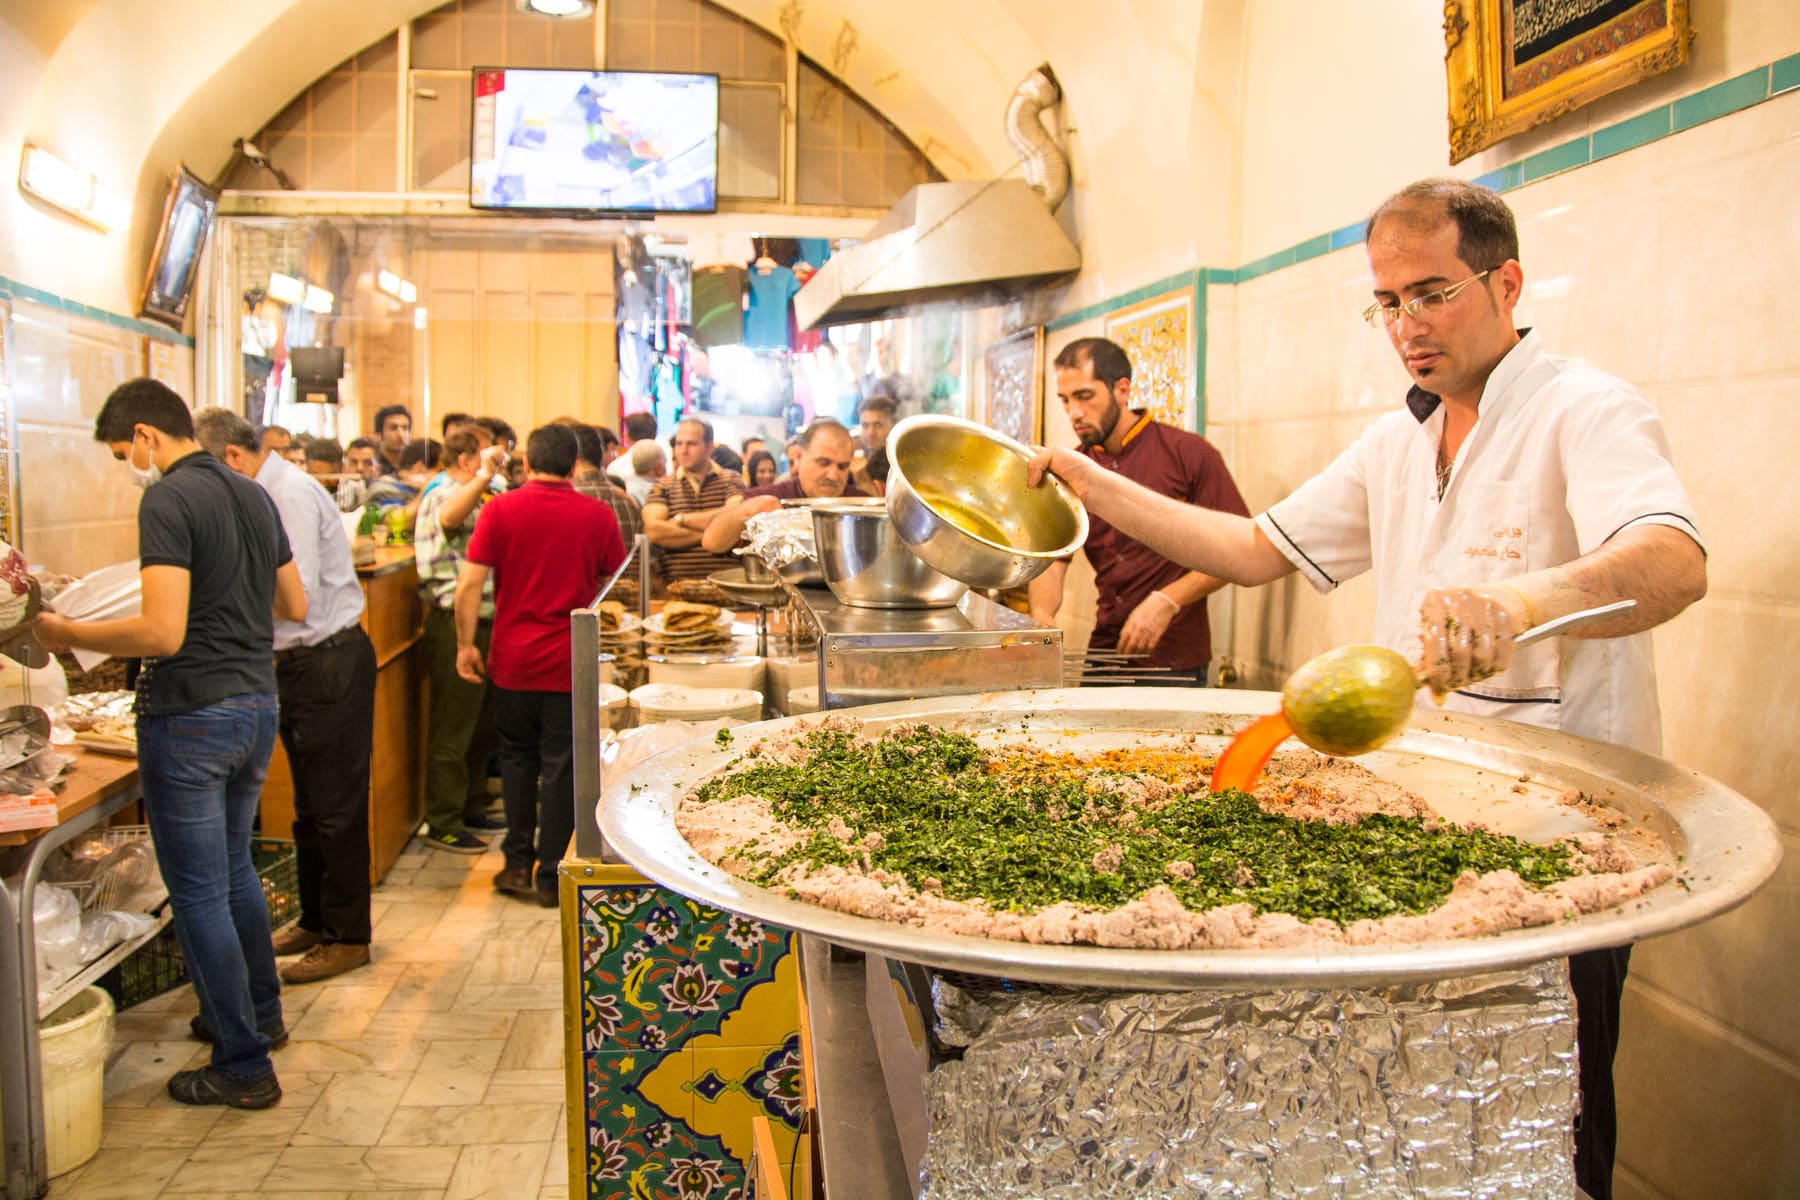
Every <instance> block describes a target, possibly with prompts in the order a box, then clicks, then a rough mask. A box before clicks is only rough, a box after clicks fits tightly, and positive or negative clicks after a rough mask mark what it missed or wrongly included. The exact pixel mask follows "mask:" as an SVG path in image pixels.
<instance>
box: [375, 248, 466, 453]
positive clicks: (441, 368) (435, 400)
mask: <svg viewBox="0 0 1800 1200" xmlns="http://www.w3.org/2000/svg"><path fill="white" fill-rule="evenodd" d="M425 300H426V309H427V313H428V315H429V318H430V332H429V338H430V342H431V350H430V353H429V354H428V355H426V356H425V362H426V366H427V370H429V372H430V380H429V388H430V392H431V414H432V422H433V423H434V424H435V423H436V422H437V421H438V420H439V419H440V418H441V417H442V415H443V414H444V413H447V412H481V411H483V410H482V409H481V408H480V406H479V403H478V400H479V395H478V391H477V386H476V385H477V383H478V381H479V379H480V375H479V373H478V371H477V364H478V362H479V357H478V350H479V347H478V344H477V335H478V325H477V322H476V320H475V292H474V290H473V289H472V288H467V287H455V286H443V287H440V286H439V285H438V284H437V283H436V282H435V274H434V282H433V283H432V284H431V285H429V287H428V288H427V290H426V293H425ZM371 415H372V414H371Z"/></svg>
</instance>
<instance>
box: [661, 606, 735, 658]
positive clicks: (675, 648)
mask: <svg viewBox="0 0 1800 1200" xmlns="http://www.w3.org/2000/svg"><path fill="white" fill-rule="evenodd" d="M752 632H754V630H752ZM734 634H735V631H734V630H733V629H732V616H731V614H730V613H728V612H721V613H720V614H719V615H718V616H717V617H716V618H714V620H713V621H712V622H711V623H710V624H706V625H700V626H698V627H695V628H689V629H682V630H680V631H679V632H673V633H672V632H670V631H669V629H668V628H667V627H666V626H665V625H664V624H663V614H662V613H656V614H654V615H652V616H651V617H650V618H648V619H647V620H646V621H645V622H644V632H643V637H644V648H645V649H646V650H648V651H649V652H650V653H651V654H672V653H673V654H684V653H690V652H691V653H700V652H704V651H709V650H724V649H728V648H730V646H731V644H732V638H733V636H734Z"/></svg>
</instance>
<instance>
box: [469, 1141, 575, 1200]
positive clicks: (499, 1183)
mask: <svg viewBox="0 0 1800 1200" xmlns="http://www.w3.org/2000/svg"><path fill="white" fill-rule="evenodd" d="M548 1153H549V1147H547V1146H546V1145H544V1144H543V1143H541V1142H540V1143H538V1144H536V1145H526V1146H464V1147H463V1150H462V1153H461V1155H459V1156H458V1157H457V1160H456V1171H455V1173H454V1174H452V1175H451V1177H450V1186H449V1188H448V1189H447V1190H446V1191H445V1192H444V1200H515V1198H516V1197H518V1196H519V1195H520V1194H521V1193H522V1192H525V1191H526V1190H527V1188H528V1186H529V1181H534V1180H537V1179H539V1178H541V1177H542V1175H543V1172H544V1158H545V1156H546V1155H547V1154H548Z"/></svg>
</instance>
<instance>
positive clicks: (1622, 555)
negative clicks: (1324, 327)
mask: <svg viewBox="0 0 1800 1200" xmlns="http://www.w3.org/2000/svg"><path fill="white" fill-rule="evenodd" d="M1365 241H1366V243H1367V246H1368V255H1369V266H1370V270H1371V273H1372V275H1373V281H1374V303H1373V304H1371V305H1370V306H1369V308H1368V309H1367V310H1366V311H1365V313H1364V316H1365V318H1366V319H1367V320H1368V321H1369V323H1370V324H1371V325H1373V326H1374V327H1375V328H1376V329H1377V330H1382V331H1385V332H1386V334H1387V336H1388V340H1389V341H1390V342H1391V343H1392V344H1393V347H1394V349H1395V351H1396V352H1397V353H1398V354H1399V355H1400V359H1401V362H1402V363H1404V364H1405V366H1406V370H1407V373H1408V374H1409V375H1411V377H1412V380H1413V384H1414V386H1413V387H1412V388H1411V389H1410V390H1409V391H1408V393H1407V395H1406V403H1405V405H1404V407H1401V408H1398V409H1396V410H1395V411H1393V412H1390V413H1387V414H1386V415H1384V416H1382V417H1381V418H1379V419H1378V420H1376V421H1375V423H1374V424H1372V425H1371V426H1370V427H1369V428H1368V429H1367V430H1366V431H1365V432H1364V433H1363V435H1362V436H1361V437H1360V438H1359V439H1358V440H1357V441H1356V442H1355V443H1354V444H1352V445H1351V446H1350V447H1349V448H1348V449H1347V450H1345V451H1344V452H1343V453H1342V454H1340V455H1339V456H1338V458H1337V459H1336V461H1334V462H1333V463H1332V464H1331V465H1330V466H1329V467H1327V468H1326V469H1325V470H1324V471H1323V472H1321V473H1320V474H1319V475H1317V476H1315V477H1313V478H1312V479H1310V480H1308V481H1307V482H1305V483H1303V484H1301V485H1300V487H1299V488H1298V489H1297V490H1296V491H1295V492H1294V493H1293V494H1292V495H1290V496H1288V497H1287V498H1286V499H1284V500H1281V501H1279V502H1277V503H1276V504H1274V505H1273V506H1271V507H1270V508H1269V509H1268V510H1267V511H1265V512H1264V513H1262V514H1261V515H1260V516H1257V517H1255V518H1254V519H1251V518H1245V517H1239V516H1233V515H1230V514H1228V513H1222V512H1217V511H1211V510H1207V509H1201V508H1194V507H1189V506H1187V505H1184V504H1182V503H1180V502H1179V501H1176V500H1172V499H1169V498H1168V497H1165V496H1160V495H1157V494H1155V493H1153V492H1150V491H1148V490H1146V489H1143V488H1140V487H1138V486H1137V485H1135V484H1133V483H1131V482H1130V481H1129V480H1127V479H1125V478H1123V477H1122V476H1120V475H1118V474H1116V473H1113V472H1109V471H1105V470H1101V469H1100V468H1098V467H1097V466H1096V465H1095V464H1094V463H1092V462H1091V461H1090V460H1089V459H1087V458H1085V457H1084V456H1082V455H1079V454H1076V453H1074V452H1072V451H1069V450H1055V451H1045V452H1043V453H1041V454H1039V455H1038V457H1037V458H1036V459H1035V460H1034V461H1033V477H1034V480H1035V479H1036V478H1038V477H1039V476H1041V473H1042V471H1043V469H1044V468H1045V467H1046V466H1047V467H1048V468H1049V469H1050V470H1053V471H1055V472H1056V473H1057V474H1058V475H1060V476H1061V477H1062V478H1064V479H1065V480H1067V481H1068V483H1069V484H1070V486H1071V487H1073V488H1074V489H1075V492H1076V494H1077V495H1078V496H1080V497H1081V499H1082V500H1083V501H1084V502H1086V503H1087V504H1088V506H1089V507H1090V508H1092V509H1093V510H1094V511H1095V512H1096V513H1097V514H1099V515H1100V516H1102V517H1104V518H1105V519H1106V520H1108V521H1110V522H1112V523H1113V524H1114V525H1115V526H1117V527H1118V528H1119V529H1120V530H1121V531H1122V532H1123V533H1125V534H1127V535H1128V536H1130V537H1133V538H1137V539H1139V540H1141V541H1143V542H1145V543H1146V544H1148V545H1149V546H1151V547H1153V548H1154V549H1156V550H1158V551H1159V552H1161V553H1163V554H1165V555H1167V556H1168V557H1169V558H1171V559H1173V560H1175V561H1176V562H1179V563H1181V564H1183V565H1185V566H1187V567H1190V568H1192V569H1194V570H1197V571H1203V572H1205V573H1207V574H1209V575H1214V576H1217V577H1219V578H1222V579H1226V580H1229V581H1230V582H1232V583H1236V584H1239V585H1240V586H1245V587H1250V586H1255V585H1257V584H1263V583H1268V582H1270V581H1271V580H1274V579H1278V578H1280V577H1282V576H1284V575H1286V574H1288V573H1289V572H1291V571H1299V572H1300V573H1301V574H1302V575H1303V576H1305V578H1306V579H1307V581H1308V582H1309V583H1311V584H1312V585H1313V586H1314V587H1315V588H1317V589H1318V590H1320V591H1322V592H1328V591H1331V590H1332V589H1333V588H1335V587H1337V585H1338V584H1339V583H1341V582H1343V581H1344V580H1346V579H1349V578H1351V577H1353V576H1356V575H1359V574H1361V573H1363V572H1365V571H1373V572H1374V574H1375V591H1376V599H1375V623H1376V628H1375V636H1376V639H1377V640H1378V641H1379V642H1381V643H1382V644H1383V645H1386V646H1389V647H1391V648H1393V649H1395V650H1397V651H1399V652H1400V653H1402V654H1407V655H1410V656H1412V657H1413V658H1414V659H1415V660H1416V661H1417V662H1418V663H1419V667H1420V675H1421V679H1422V681H1424V682H1427V683H1428V684H1429V685H1430V686H1431V687H1432V688H1433V689H1434V690H1435V691H1438V692H1439V693H1441V694H1443V695H1444V703H1445V707H1446V708H1449V709H1452V710H1455V711H1459V712H1470V713H1479V714H1483V715H1489V716H1503V717H1508V718H1511V719H1513V720H1517V721H1523V722H1526V723H1529V724H1533V725H1539V726H1543V727H1545V728H1550V729H1562V730H1566V731H1568V732H1571V733H1578V734H1581V735H1583V736H1585V737H1591V738H1598V739H1601V740H1603V741H1608V742H1615V743H1617V744H1619V745H1623V746H1630V747H1632V748H1634V749H1637V750H1643V751H1646V752H1649V753H1656V752H1658V751H1659V750H1660V749H1661V745H1662V730H1661V724H1660V719H1659V717H1658V714H1657V708H1656V677H1655V672H1654V669H1653V667H1652V663H1651V653H1650V635H1649V630H1650V629H1652V628H1653V627H1655V626H1657V625H1660V624H1662V623H1663V622H1664V621H1667V620H1669V619H1670V618H1671V617H1673V616H1675V615H1676V614H1677V613H1679V612H1681V611H1682V610H1683V609H1684V608H1686V607H1687V606H1688V605H1689V604H1692V603H1693V602H1694V601H1695V600H1698V599H1699V598H1700V597H1701V596H1703V595H1704V594H1705V593H1706V558H1705V551H1704V549H1703V547H1702V543H1701V541H1700V534H1699V530H1698V528H1697V527H1696V525H1695V522H1694V513H1693V506H1692V504H1691V503H1690V502H1689V500H1688V497H1687V493H1686V490H1685V489H1684V488H1683V487H1682V485H1681V481H1680V480H1679V479H1678V478H1677V477H1676V475H1675V471H1674V468H1673V467H1672V466H1671V464H1670V461H1669V451H1668V440H1667V438H1666V437H1665V436H1664V433H1663V429H1662V423H1661V421H1660V420H1659V419H1658V417H1657V414H1656V410H1655V409H1654V408H1653V407H1652V406H1651V405H1650V403H1649V401H1648V400H1646V399H1645V398H1644V396H1643V395H1642V394H1641V393H1640V392H1638V391H1637V389H1635V388H1633V387H1632V386H1631V385H1630V384H1628V383H1626V382H1624V381H1623V380H1620V379H1617V378H1615V377H1613V376H1611V375H1608V374H1606V373H1604V372H1602V371H1599V370H1596V369H1595V368H1593V367H1590V366H1588V365H1586V364H1585V363H1582V362H1579V361H1576V360H1572V359H1565V358H1559V357H1556V356H1554V355H1552V354H1551V353H1550V351H1549V348H1548V347H1547V346H1546V344H1545V340H1544V338H1543V337H1542V336H1541V335H1540V334H1538V333H1537V332H1535V331H1533V330H1520V329H1516V328H1514V326H1513V323H1512V315H1513V310H1514V308H1515V307H1516V306H1517V305H1518V303H1519V298H1520V295H1521V292H1522V290H1523V287H1524V272H1523V269H1522V268H1521V267H1520V265H1519V248H1518V247H1519V243H1518V232H1517V228H1516V226H1515V224H1514V221H1513V215H1512V211H1511V210H1510V209H1509V208H1507V206H1506V204H1505V202H1504V201H1502V200H1501V199H1500V197H1499V196H1497V195H1495V194H1494V193H1493V192H1491V191H1489V190H1487V189H1486V188H1482V187H1479V186H1476V185H1474V184H1469V183H1464V182H1461V181H1458V180H1448V179H1429V180H1424V181H1422V182H1419V183H1415V184H1413V185H1411V186H1409V187H1407V188H1405V189H1403V190H1401V191H1400V192H1397V193H1395V194H1394V195H1393V196H1391V197H1389V198H1388V199H1387V200H1385V201H1383V202H1382V204H1381V206H1380V207H1379V208H1377V209H1376V210H1375V213H1374V215H1373V216H1372V217H1370V218H1369V222H1368V225H1367V227H1366V229H1365ZM1623 599H1633V600H1636V601H1637V608H1636V609H1635V610H1633V611H1632V612H1630V613H1628V614H1625V615H1624V616H1621V617H1617V618H1614V619H1613V620H1611V621H1607V622H1605V623H1602V624H1596V625H1591V626H1587V627H1585V628H1583V629H1582V630H1581V631H1580V632H1579V633H1575V634H1572V635H1569V636H1566V637H1563V638H1559V639H1551V640H1548V641H1545V642H1540V643H1538V644H1537V645H1534V646H1532V647H1530V648H1528V649H1525V650H1521V651H1519V652H1518V653H1517V654H1515V653H1513V644H1512V643H1513V639H1514V638H1515V637H1516V636H1518V635H1519V634H1521V633H1523V632H1525V631H1526V630H1527V629H1530V628H1531V627H1532V626H1534V625H1538V624H1541V623H1543V622H1545V621H1548V620H1551V619H1553V618H1555V617H1559V616H1562V615H1564V614H1565V613H1570V612H1574V611H1576V610H1578V609H1583V608H1590V607H1594V606H1596V605H1601V604H1607V603H1611V602H1613V601H1616V600H1623ZM1628 953H1629V951H1628V949H1626V948H1619V949H1615V950H1601V951H1595V952H1592V953H1588V954H1578V955H1576V956H1575V957H1574V958H1572V959H1571V960H1570V978H1571V981H1572V984H1573V987H1574V991H1575V996H1576V1001H1577V1007H1578V1011H1579V1021H1578V1033H1577V1040H1578V1044H1579V1047H1580V1052H1581V1092H1582V1115H1581V1117H1580V1118H1579V1120H1578V1122H1577V1126H1576V1136H1575V1142H1576V1149H1575V1170H1576V1179H1577V1182H1578V1183H1579V1184H1580V1185H1581V1187H1582V1188H1583V1189H1585V1190H1586V1191H1587V1193H1588V1194H1589V1195H1590V1196H1593V1197H1594V1198H1595V1200H1607V1198H1608V1197H1610V1196H1611V1194H1612V1158H1613V1140H1614V1132H1615V1128H1616V1117H1615V1112H1614V1105H1613V1094H1612V1058H1613V1052H1614V1050H1615V1048H1616V1047H1617V1045H1618V1011H1619V996H1620V993H1621V992H1622V991H1623V989H1624V985H1625V971H1626V966H1627V958H1628Z"/></svg>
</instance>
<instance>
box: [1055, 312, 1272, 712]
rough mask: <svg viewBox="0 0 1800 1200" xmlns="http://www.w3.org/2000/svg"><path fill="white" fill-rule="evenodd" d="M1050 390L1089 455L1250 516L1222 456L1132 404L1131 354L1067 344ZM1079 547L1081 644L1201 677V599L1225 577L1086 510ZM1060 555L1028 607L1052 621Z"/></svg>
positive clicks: (1099, 342) (1204, 645)
mask: <svg viewBox="0 0 1800 1200" xmlns="http://www.w3.org/2000/svg"><path fill="white" fill-rule="evenodd" d="M1055 366H1056V395H1057V398H1058V399H1060V400H1061V401H1062V404H1063V411H1064V412H1066V413H1067V414H1068V415H1069V423H1070V424H1071V425H1073V426H1074V428H1075V436H1076V437H1078V438H1080V439H1081V446H1082V449H1083V450H1084V451H1085V452H1086V453H1087V456H1088V457H1089V458H1091V459H1093V460H1094V461H1095V462H1097V463H1099V464H1100V465H1101V466H1103V467H1106V468H1107V469H1108V470H1112V471H1117V472H1118V473H1119V474H1121V475H1123V476H1125V478H1127V479H1130V480H1131V481H1133V482H1134V483H1139V484H1142V485H1143V486H1145V487H1147V488H1149V489H1151V490H1152V491H1156V492H1161V493H1162V494H1163V495H1165V496H1172V497H1174V498H1176V499H1178V500H1185V501H1186V502H1187V503H1189V504H1198V505H1201V506H1203V507H1206V508H1216V509H1219V510H1220V511H1222V512H1229V513H1236V514H1238V515H1239V516H1249V515H1250V511H1249V509H1247V508H1246V507H1245V506H1244V498H1243V497H1242V496H1241V495H1239V494H1238V489H1237V484H1235V483H1233V482H1232V479H1231V472H1230V471H1228V470H1227V469H1226V468H1225V460H1224V459H1223V458H1222V457H1221V456H1220V454H1219V452H1218V450H1216V449H1214V447H1213V445H1212V443H1211V442H1209V441H1207V440H1206V439H1205V438H1203V437H1201V436H1200V435H1199V434H1197V433H1189V432H1187V431H1186V430H1181V429H1175V428H1173V427H1172V426H1169V425H1164V424H1162V423H1160V422H1159V421H1157V420H1155V419H1154V418H1153V417H1151V416H1150V414H1149V413H1147V412H1144V411H1141V410H1134V409H1133V408H1132V406H1131V402H1132V395H1131V359H1130V358H1128V357H1127V356H1126V354H1125V351H1124V350H1122V349H1121V348H1120V347H1119V346H1118V345H1117V344H1115V343H1113V342H1109V341H1107V340H1106V339H1105V338H1081V339H1079V340H1077V341H1073V342H1070V343H1069V344H1068V345H1067V346H1064V347H1063V348H1062V351H1061V353H1059V354H1058V355H1057V356H1056V363H1055ZM1085 551H1086V553H1087V556H1088V562H1089V563H1090V564H1091V565H1092V566H1093V568H1094V583H1095V585H1096V587H1098V589H1099V592H1100V600H1099V604H1098V606H1097V607H1096V610H1095V613H1094V634H1093V637H1092V638H1091V639H1090V640H1089V642H1088V645H1089V646H1090V647H1092V648H1093V649H1096V650H1113V649H1117V650H1118V651H1120V652H1121V653H1124V654H1130V655H1137V656H1140V659H1139V661H1140V662H1141V663H1142V664H1143V665H1145V666H1158V667H1168V668H1169V669H1170V671H1169V682H1171V683H1198V684H1201V685H1204V684H1205V683H1206V672H1207V666H1208V663H1209V662H1210V661H1211V659H1212V629H1211V627H1210V626H1209V625H1208V624H1207V620H1206V597H1208V596H1210V595H1212V594H1213V593H1214V592H1216V591H1218V590H1219V589H1220V588H1221V587H1224V586H1225V581H1224V580H1222V579H1215V578H1213V577H1212V576H1210V575H1202V574H1201V573H1200V572H1198V571H1189V570H1187V569H1186V568H1185V567H1182V566H1180V565H1179V564H1177V563H1173V562H1170V561H1169V560H1168V559H1166V558H1164V557H1163V556H1162V555H1160V554H1158V553H1156V551H1154V550H1152V549H1150V548H1149V547H1148V546H1146V545H1144V544H1143V543H1142V542H1139V541H1134V540H1132V539H1131V538H1128V537H1126V536H1125V535H1124V534H1122V533H1120V532H1119V531H1118V530H1117V529H1115V528H1113V527H1112V526H1111V525H1109V524H1108V523H1107V522H1105V521H1103V520H1101V519H1100V518H1099V517H1097V516H1095V515H1094V514H1093V513H1092V512H1090V513H1088V539H1087V545H1086V547H1085ZM1067 573H1068V564H1067V563H1066V562H1062V563H1056V564H1054V565H1053V566H1051V568H1050V569H1049V570H1047V571H1045V572H1044V573H1043V574H1042V575H1039V576H1038V577H1037V578H1036V579H1034V580H1032V581H1031V587H1030V595H1031V615H1032V616H1034V617H1036V618H1037V619H1038V620H1040V621H1043V622H1045V623H1050V622H1052V621H1053V620H1054V619H1055V617H1056V613H1057V610H1058V609H1060V608H1061V607H1062V598H1063V578H1064V576H1065V575H1067Z"/></svg>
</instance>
